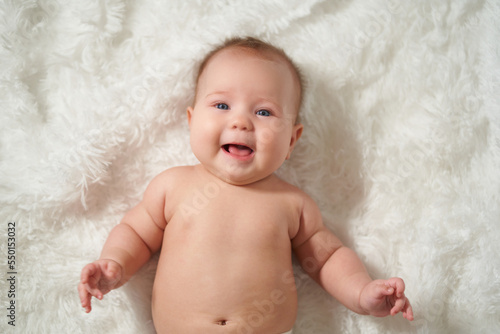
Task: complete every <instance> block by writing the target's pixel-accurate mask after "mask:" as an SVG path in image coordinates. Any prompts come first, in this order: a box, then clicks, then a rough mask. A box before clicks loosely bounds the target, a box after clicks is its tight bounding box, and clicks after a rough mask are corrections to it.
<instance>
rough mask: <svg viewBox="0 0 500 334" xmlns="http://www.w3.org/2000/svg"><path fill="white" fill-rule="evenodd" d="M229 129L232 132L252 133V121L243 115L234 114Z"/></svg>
mask: <svg viewBox="0 0 500 334" xmlns="http://www.w3.org/2000/svg"><path fill="white" fill-rule="evenodd" d="M229 127H230V128H231V129H234V130H242V131H252V130H253V125H252V121H251V120H250V118H249V117H248V115H245V114H244V113H238V112H235V113H234V114H233V115H232V118H231V120H230V123H229Z"/></svg>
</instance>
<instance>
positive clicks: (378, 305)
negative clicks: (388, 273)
mask: <svg viewBox="0 0 500 334" xmlns="http://www.w3.org/2000/svg"><path fill="white" fill-rule="evenodd" d="M404 291H405V283H404V282H403V280H402V279H401V278H398V277H393V278H390V279H387V280H375V281H372V282H370V283H368V284H367V285H366V286H365V287H364V288H363V291H361V295H360V297H359V304H360V306H361V308H362V309H363V310H365V311H366V313H368V314H370V315H373V316H376V317H385V316H387V315H389V314H390V315H395V314H397V313H399V312H402V313H403V317H405V318H406V319H408V320H410V321H412V320H413V310H412V308H411V305H410V301H409V300H408V298H406V296H405V294H404Z"/></svg>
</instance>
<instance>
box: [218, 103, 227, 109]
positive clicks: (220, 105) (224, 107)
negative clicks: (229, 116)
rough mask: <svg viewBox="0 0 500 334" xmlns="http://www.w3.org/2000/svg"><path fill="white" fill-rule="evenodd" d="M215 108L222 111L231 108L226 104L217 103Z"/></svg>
mask: <svg viewBox="0 0 500 334" xmlns="http://www.w3.org/2000/svg"><path fill="white" fill-rule="evenodd" d="M215 108H217V109H221V110H228V109H229V106H228V105H227V104H225V103H217V104H216V105H215Z"/></svg>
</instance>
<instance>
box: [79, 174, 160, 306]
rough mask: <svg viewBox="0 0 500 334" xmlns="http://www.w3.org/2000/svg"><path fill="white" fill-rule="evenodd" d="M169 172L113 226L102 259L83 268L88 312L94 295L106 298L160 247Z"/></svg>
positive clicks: (81, 288) (81, 291)
mask: <svg viewBox="0 0 500 334" xmlns="http://www.w3.org/2000/svg"><path fill="white" fill-rule="evenodd" d="M167 175H168V173H167V172H164V173H162V174H160V175H158V176H157V177H156V178H154V179H153V181H152V182H151V183H150V184H149V186H148V187H147V189H146V191H145V193H144V197H143V200H142V201H141V202H140V203H139V204H138V205H137V206H135V207H134V208H132V209H131V210H130V211H129V212H127V214H126V215H125V217H123V219H122V221H121V222H120V224H118V225H117V226H115V227H114V228H113V229H112V230H111V233H110V234H109V237H108V239H107V240H106V243H105V244H104V247H103V249H102V252H101V256H100V258H99V260H97V261H95V262H93V263H90V264H88V265H86V266H85V267H84V268H83V270H82V273H81V279H80V284H79V285H78V292H79V295H80V301H81V303H82V307H83V308H85V310H86V312H90V311H91V306H90V304H91V303H90V301H91V298H92V296H94V297H96V298H98V299H102V297H103V295H104V294H106V293H108V292H109V291H110V290H112V289H116V288H118V287H120V286H122V285H123V284H125V283H126V282H127V281H128V280H129V279H130V277H132V275H134V274H135V273H136V272H137V270H139V269H140V268H141V267H142V266H143V265H144V264H145V263H146V262H147V261H148V260H149V259H150V257H151V255H153V254H154V253H156V252H157V251H158V250H159V249H160V247H161V243H162V240H163V230H164V229H165V226H166V225H167V222H166V220H165V213H164V212H165V192H166V183H167V182H168V180H167V179H168V176H167Z"/></svg>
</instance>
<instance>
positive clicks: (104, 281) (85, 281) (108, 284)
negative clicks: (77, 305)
mask: <svg viewBox="0 0 500 334" xmlns="http://www.w3.org/2000/svg"><path fill="white" fill-rule="evenodd" d="M122 271H123V269H122V267H121V266H120V265H119V264H118V263H117V262H115V261H113V260H98V261H95V262H93V263H89V264H87V265H86V266H85V267H84V268H83V269H82V274H81V278H80V284H78V294H79V295H80V301H81V303H82V307H83V308H84V309H85V312H87V313H89V312H90V311H91V310H92V307H91V306H90V304H91V303H90V302H91V299H92V296H94V297H96V298H97V299H99V300H101V299H102V298H103V296H104V295H105V294H107V293H108V292H109V291H111V290H113V289H115V288H117V287H118V286H119V285H118V284H119V283H120V280H121V279H122Z"/></svg>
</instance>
